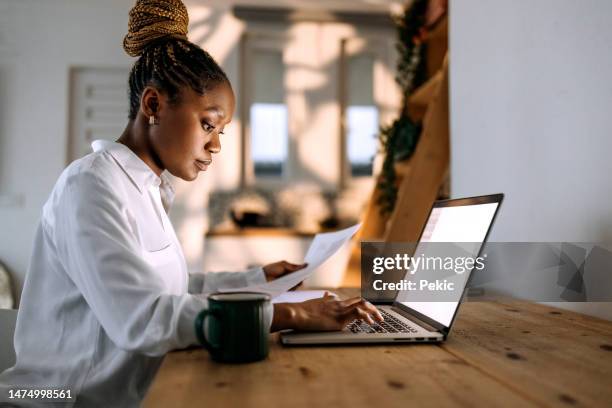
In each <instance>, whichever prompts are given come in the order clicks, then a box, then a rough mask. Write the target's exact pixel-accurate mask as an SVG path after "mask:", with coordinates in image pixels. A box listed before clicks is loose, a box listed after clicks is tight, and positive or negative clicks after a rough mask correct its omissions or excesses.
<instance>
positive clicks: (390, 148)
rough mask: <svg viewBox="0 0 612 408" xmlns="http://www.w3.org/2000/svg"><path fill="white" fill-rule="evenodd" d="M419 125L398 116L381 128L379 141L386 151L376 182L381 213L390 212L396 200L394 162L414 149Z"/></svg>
mask: <svg viewBox="0 0 612 408" xmlns="http://www.w3.org/2000/svg"><path fill="white" fill-rule="evenodd" d="M420 133H421V126H420V125H419V124H414V123H413V122H412V121H411V120H410V118H408V116H404V115H402V116H400V117H399V118H398V119H396V120H395V121H394V122H393V124H391V126H388V127H386V128H381V130H380V141H381V144H382V145H383V148H384V151H385V152H386V155H385V160H384V162H383V165H382V173H381V175H382V177H381V179H380V180H379V182H378V189H379V191H380V195H379V198H378V204H379V205H380V211H381V214H383V215H386V214H390V213H391V212H392V211H393V207H394V206H395V201H396V200H397V187H396V185H395V182H396V178H397V176H396V174H395V167H394V164H395V162H398V161H402V160H406V159H407V158H408V157H410V155H411V154H412V152H413V151H414V149H415V147H416V144H417V141H418V139H419V134H420Z"/></svg>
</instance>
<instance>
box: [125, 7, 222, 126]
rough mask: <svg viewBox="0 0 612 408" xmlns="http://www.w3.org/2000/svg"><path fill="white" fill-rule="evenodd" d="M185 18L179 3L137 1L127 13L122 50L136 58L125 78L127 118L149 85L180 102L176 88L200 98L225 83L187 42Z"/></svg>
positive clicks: (219, 71)
mask: <svg viewBox="0 0 612 408" xmlns="http://www.w3.org/2000/svg"><path fill="white" fill-rule="evenodd" d="M188 24H189V16H188V14H187V8H186V7H185V5H184V4H183V2H182V1H181V0H137V1H136V5H135V6H134V7H133V8H132V10H130V14H129V22H128V33H127V35H126V36H125V38H124V39H123V49H124V50H125V52H126V53H127V54H128V55H130V56H131V57H139V58H138V60H137V61H136V62H135V63H134V66H133V67H132V70H131V71H130V77H129V99H130V111H129V115H128V117H129V119H130V120H133V119H135V118H136V114H137V113H138V110H139V108H140V97H141V95H142V92H143V90H144V88H145V87H147V86H148V85H152V86H154V87H156V88H157V89H159V90H160V91H163V92H165V93H166V94H167V96H168V101H169V103H170V104H175V105H176V104H178V103H179V102H180V100H179V97H180V89H181V88H182V87H184V86H189V87H191V89H193V90H194V91H195V92H197V93H198V94H200V95H203V94H204V93H205V92H206V90H207V89H210V88H212V87H214V86H215V85H217V84H219V83H222V82H226V83H228V84H229V80H228V79H227V76H226V75H225V72H223V70H222V69H221V67H220V66H219V65H218V64H217V63H216V62H215V60H214V59H213V58H212V57H211V56H210V54H209V53H207V52H206V51H204V50H203V49H201V48H200V47H198V46H197V45H195V44H193V43H191V42H190V41H189V40H188V39H187V27H188Z"/></svg>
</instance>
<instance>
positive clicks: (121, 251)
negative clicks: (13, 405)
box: [0, 0, 382, 407]
mask: <svg viewBox="0 0 612 408" xmlns="http://www.w3.org/2000/svg"><path fill="white" fill-rule="evenodd" d="M187 24H188V16H187V10H186V8H185V6H184V5H183V4H182V3H181V2H180V0H139V1H137V3H136V5H135V7H134V8H133V9H132V10H131V12H130V20H129V30H128V34H127V36H126V37H125V40H124V48H125V50H126V51H127V53H128V54H129V55H130V56H136V57H139V58H138V60H137V61H136V62H135V64H134V67H133V69H132V71H131V73H130V77H129V98H130V111H129V122H128V124H127V126H126V128H125V131H124V132H123V134H122V135H121V136H120V137H119V139H118V140H117V142H104V141H95V142H94V143H93V144H92V147H93V149H94V152H93V153H91V154H89V155H87V156H85V157H84V158H82V159H79V160H76V161H75V162H73V163H71V164H70V165H69V166H68V167H67V168H66V169H65V170H64V172H63V173H62V175H61V176H60V178H59V180H58V181H57V184H56V185H55V187H54V189H53V192H52V193H51V196H50V198H49V199H48V201H47V202H46V204H45V206H44V208H43V214H42V217H41V221H40V224H39V227H38V230H37V233H36V238H35V243H34V249H33V253H32V258H31V262H30V267H29V270H28V274H27V277H26V281H25V284H24V289H23V294H22V299H21V307H20V309H19V316H18V320H17V328H16V333H15V348H16V354H17V362H16V365H15V366H14V367H13V368H11V369H9V370H7V371H5V372H4V373H3V375H2V376H1V377H0V383H2V384H3V386H4V387H5V388H15V387H18V386H22V387H23V386H27V387H36V388H46V389H49V388H55V389H70V390H71V395H72V397H73V398H76V405H78V406H105V407H109V406H112V407H120V406H135V405H138V404H139V402H140V401H141V400H142V398H143V397H144V395H145V392H146V390H147V388H148V386H149V384H150V382H151V380H152V379H153V377H154V375H155V373H156V371H157V369H158V367H159V366H160V364H161V361H162V358H163V356H164V354H165V353H167V352H168V351H170V350H172V349H176V348H183V347H187V346H189V345H194V344H197V340H196V334H195V333H194V329H193V327H194V319H195V316H196V315H197V313H198V312H199V311H200V310H202V309H204V308H206V307H207V300H206V295H205V294H204V293H207V292H212V291H215V290H217V289H218V288H221V287H240V286H245V285H248V284H252V283H258V282H263V281H265V280H270V279H274V278H276V277H278V276H281V275H283V274H285V273H289V272H292V271H295V270H297V269H300V268H301V267H302V266H300V265H293V264H290V263H287V262H277V263H274V264H270V265H267V266H265V267H263V268H258V269H253V270H250V271H247V272H243V273H217V274H201V275H191V276H190V275H188V273H187V270H186V264H185V260H184V257H183V254H182V251H181V248H180V245H179V242H178V240H177V238H176V235H175V234H174V230H173V228H172V225H171V223H170V221H169V219H168V216H167V214H166V211H167V209H168V207H169V205H170V203H171V201H172V196H173V192H172V188H171V186H170V184H169V183H168V180H167V178H166V176H165V174H164V172H165V171H168V172H169V173H171V174H173V175H174V176H177V177H180V178H182V179H184V180H189V181H191V180H194V179H195V178H196V177H197V176H198V174H199V172H201V171H206V169H207V168H208V166H210V165H211V163H212V156H213V154H215V153H218V152H219V151H220V149H221V141H220V135H221V134H223V128H224V127H225V126H226V125H227V124H228V123H229V122H230V121H231V119H232V116H233V114H234V107H235V98H234V94H233V91H232V88H231V85H230V83H229V81H228V79H227V77H226V75H225V74H224V72H223V71H222V69H221V68H220V67H219V66H218V65H217V63H216V62H215V61H214V60H213V59H212V58H211V56H210V55H209V54H208V53H206V52H205V51H203V50H202V49H201V48H199V47H198V46H196V45H194V44H192V43H190V42H189V41H188V40H187V37H186V34H187ZM268 317H269V320H268V321H269V323H270V329H271V330H272V331H275V330H280V329H285V328H295V329H303V330H337V329H341V328H342V327H344V326H345V325H346V324H347V323H348V322H349V321H351V320H353V319H356V318H362V319H365V320H366V321H369V322H371V323H372V322H373V320H374V319H377V320H381V319H382V317H381V316H380V315H379V314H378V312H377V311H376V309H375V308H374V307H372V305H370V304H369V303H367V302H365V301H363V300H361V299H359V298H355V299H349V300H346V301H339V300H337V299H336V298H334V297H332V296H325V297H323V298H321V299H316V300H311V301H308V302H303V303H299V304H275V305H274V310H273V312H272V316H268ZM3 395H4V396H6V395H7V390H6V389H5V390H4V394H3Z"/></svg>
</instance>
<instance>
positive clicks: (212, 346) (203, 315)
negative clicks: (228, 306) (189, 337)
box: [195, 309, 220, 351]
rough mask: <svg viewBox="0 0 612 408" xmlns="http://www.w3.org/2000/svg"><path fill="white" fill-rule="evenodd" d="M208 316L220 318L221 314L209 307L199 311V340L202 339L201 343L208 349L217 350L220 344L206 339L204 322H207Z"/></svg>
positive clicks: (197, 331) (197, 323) (196, 322)
mask: <svg viewBox="0 0 612 408" xmlns="http://www.w3.org/2000/svg"><path fill="white" fill-rule="evenodd" d="M207 317H214V318H216V319H218V318H219V315H218V314H217V313H215V312H214V311H211V310H208V309H204V310H202V311H201V312H200V313H198V316H197V317H196V319H195V331H196V336H197V337H198V340H199V341H200V343H201V344H202V345H203V346H204V347H205V348H206V349H207V350H208V351H216V350H218V349H219V348H220V345H218V344H212V343H210V342H209V341H208V340H207V339H206V336H205V335H204V322H205V320H206V318H207Z"/></svg>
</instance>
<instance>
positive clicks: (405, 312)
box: [391, 306, 446, 335]
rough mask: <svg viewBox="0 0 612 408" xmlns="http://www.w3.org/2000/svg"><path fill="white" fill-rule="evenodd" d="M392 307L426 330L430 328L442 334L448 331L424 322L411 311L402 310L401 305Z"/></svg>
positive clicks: (431, 330)
mask: <svg viewBox="0 0 612 408" xmlns="http://www.w3.org/2000/svg"><path fill="white" fill-rule="evenodd" d="M391 309H393V311H394V312H396V313H398V314H401V315H402V316H403V317H405V318H406V319H408V320H410V321H411V322H413V323H416V324H417V325H419V326H421V327H422V328H424V329H425V330H428V331H430V332H436V333H442V334H444V335H446V333H444V331H442V330H441V329H436V328H435V327H433V326H432V325H430V324H428V323H426V322H424V321H423V320H421V319H419V318H418V317H416V316H414V315H413V314H412V313H410V312H407V311H405V310H402V309H400V308H399V307H395V306H392V307H391Z"/></svg>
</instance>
